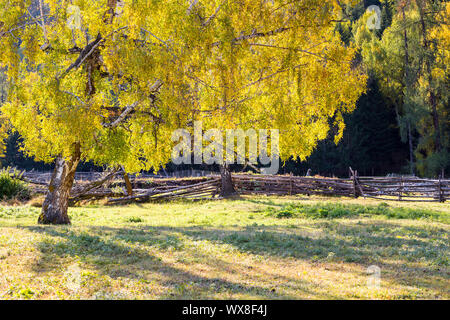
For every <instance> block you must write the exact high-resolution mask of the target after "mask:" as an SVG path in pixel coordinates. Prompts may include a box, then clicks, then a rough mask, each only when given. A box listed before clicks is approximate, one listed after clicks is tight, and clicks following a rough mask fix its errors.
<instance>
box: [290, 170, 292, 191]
mask: <svg viewBox="0 0 450 320" xmlns="http://www.w3.org/2000/svg"><path fill="white" fill-rule="evenodd" d="M289 195H290V196H292V172H291V174H290V178H289Z"/></svg>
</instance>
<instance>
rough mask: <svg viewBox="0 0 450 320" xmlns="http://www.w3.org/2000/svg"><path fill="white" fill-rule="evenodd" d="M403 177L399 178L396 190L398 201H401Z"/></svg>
mask: <svg viewBox="0 0 450 320" xmlns="http://www.w3.org/2000/svg"><path fill="white" fill-rule="evenodd" d="M402 191H403V176H401V177H400V186H399V188H398V201H402Z"/></svg>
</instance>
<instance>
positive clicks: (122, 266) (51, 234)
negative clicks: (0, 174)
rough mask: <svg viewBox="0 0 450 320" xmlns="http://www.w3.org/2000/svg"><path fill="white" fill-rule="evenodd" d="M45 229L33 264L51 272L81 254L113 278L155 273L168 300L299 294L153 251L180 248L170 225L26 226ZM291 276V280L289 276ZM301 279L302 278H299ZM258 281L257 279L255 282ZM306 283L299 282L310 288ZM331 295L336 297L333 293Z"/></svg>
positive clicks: (227, 266)
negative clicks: (216, 294) (217, 294)
mask: <svg viewBox="0 0 450 320" xmlns="http://www.w3.org/2000/svg"><path fill="white" fill-rule="evenodd" d="M23 228H24V229H27V230H30V231H33V232H37V233H43V234H45V235H46V236H47V237H45V238H44V240H42V241H41V242H39V243H37V244H36V246H37V248H38V250H39V251H40V252H41V257H40V260H39V261H37V262H36V264H35V265H34V266H32V270H33V271H34V272H36V273H41V274H42V273H49V274H50V273H51V272H54V271H55V270H58V269H60V265H59V263H58V259H57V258H67V257H77V258H79V259H80V260H81V261H82V262H83V263H87V264H88V265H90V266H91V267H93V268H94V269H96V271H98V272H99V273H101V274H104V275H107V276H109V277H111V278H113V279H118V278H128V279H133V280H142V279H143V277H144V276H145V274H147V273H153V274H156V275H157V277H158V278H159V279H160V280H159V283H160V284H161V285H162V286H164V287H165V288H167V289H168V291H167V293H166V294H164V295H163V296H162V298H163V299H177V298H183V297H186V296H188V297H189V298H192V297H199V298H203V299H204V298H208V297H207V296H206V297H202V296H201V295H200V296H199V295H198V293H197V292H196V291H204V294H207V293H206V292H208V291H209V292H211V289H210V288H214V289H213V290H214V291H217V290H218V291H226V292H227V293H231V294H245V295H250V296H254V297H260V298H271V299H295V298H298V297H296V296H290V295H286V294H281V293H278V292H277V291H276V290H274V288H271V287H267V286H266V287H264V286H259V285H249V284H246V283H245V282H244V283H243V282H238V281H232V280H227V279H224V278H222V277H214V276H213V277H208V276H207V274H205V275H204V276H203V275H202V272H189V271H186V270H182V269H181V268H179V267H177V266H175V265H174V264H172V263H167V262H163V261H162V260H161V259H160V258H159V257H157V256H154V255H152V254H149V252H148V250H146V249H148V248H149V247H152V248H156V249H159V250H174V251H177V250H181V249H182V248H183V241H182V240H181V239H180V238H179V237H177V236H176V235H175V234H171V232H172V231H175V230H173V229H170V228H164V229H162V228H145V230H142V229H140V228H131V227H130V228H107V227H90V228H88V230H87V231H85V232H78V233H76V232H74V231H72V230H71V229H70V228H67V227H65V228H64V227H50V226H45V227H40V226H37V227H23ZM198 257H200V259H201V260H206V261H208V265H209V266H214V268H215V269H216V270H217V271H222V272H225V273H228V274H234V273H236V271H237V270H236V268H235V267H234V266H233V264H232V263H228V262H226V261H223V260H221V259H218V258H216V257H214V256H211V255H205V256H201V254H199V255H198V256H197V258H198ZM290 280H292V279H290ZM296 281H297V283H298V282H301V281H299V280H298V279H296ZM256 283H257V282H256ZM305 287H306V285H305V284H304V283H298V288H302V290H303V291H305V293H307V292H308V291H307V290H306V289H305ZM330 298H332V296H331V295H330Z"/></svg>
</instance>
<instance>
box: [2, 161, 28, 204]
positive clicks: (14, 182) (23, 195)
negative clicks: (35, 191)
mask: <svg viewBox="0 0 450 320" xmlns="http://www.w3.org/2000/svg"><path fill="white" fill-rule="evenodd" d="M21 177H22V173H21V172H20V171H18V170H16V169H11V168H9V167H8V168H3V169H1V170H0V199H1V200H10V199H17V200H19V201H25V200H30V199H31V190H30V188H29V187H28V186H27V184H26V183H25V182H23V181H22V180H20V178H21Z"/></svg>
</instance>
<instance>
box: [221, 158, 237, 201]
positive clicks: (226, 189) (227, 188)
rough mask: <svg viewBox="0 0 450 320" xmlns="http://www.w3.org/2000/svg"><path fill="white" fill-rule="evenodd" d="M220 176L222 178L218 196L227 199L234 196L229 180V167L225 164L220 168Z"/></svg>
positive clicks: (231, 182) (234, 192)
mask: <svg viewBox="0 0 450 320" xmlns="http://www.w3.org/2000/svg"><path fill="white" fill-rule="evenodd" d="M220 176H221V178H222V186H221V188H220V196H221V197H223V198H227V197H230V196H233V195H235V194H236V191H235V190H234V186H233V181H232V180H231V171H230V167H229V166H228V165H227V164H224V165H221V166H220Z"/></svg>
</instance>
